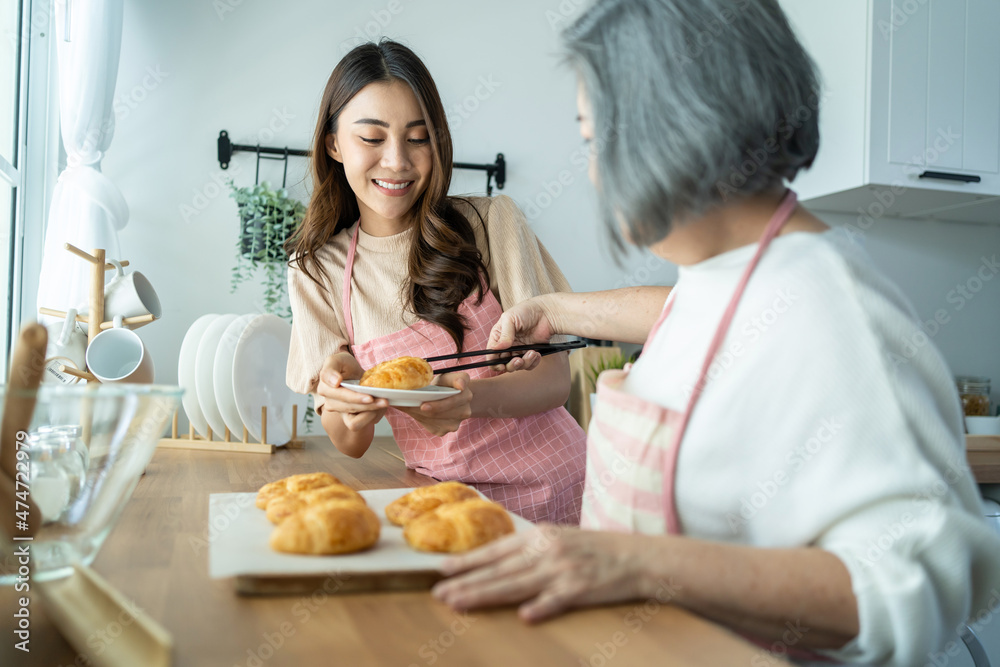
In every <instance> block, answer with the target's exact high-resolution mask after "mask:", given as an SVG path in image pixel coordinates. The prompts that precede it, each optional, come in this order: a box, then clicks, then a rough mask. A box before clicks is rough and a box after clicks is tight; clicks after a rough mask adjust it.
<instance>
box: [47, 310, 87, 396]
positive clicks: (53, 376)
mask: <svg viewBox="0 0 1000 667" xmlns="http://www.w3.org/2000/svg"><path fill="white" fill-rule="evenodd" d="M46 329H47V330H48V334H49V343H48V346H47V347H46V349H45V373H44V374H43V375H42V381H43V382H52V383H55V382H58V383H62V384H76V383H77V382H79V380H80V378H78V377H76V376H75V375H69V374H67V373H63V372H62V371H60V370H59V367H60V366H66V367H68V368H75V369H77V370H83V369H84V368H85V367H86V354H87V336H86V335H85V334H84V333H83V331H81V330H80V327H79V326H77V323H76V310H75V309H73V308H70V309H69V311H68V312H67V313H66V319H65V320H64V321H62V322H56V323H54V324H50V325H48V326H47V327H46Z"/></svg>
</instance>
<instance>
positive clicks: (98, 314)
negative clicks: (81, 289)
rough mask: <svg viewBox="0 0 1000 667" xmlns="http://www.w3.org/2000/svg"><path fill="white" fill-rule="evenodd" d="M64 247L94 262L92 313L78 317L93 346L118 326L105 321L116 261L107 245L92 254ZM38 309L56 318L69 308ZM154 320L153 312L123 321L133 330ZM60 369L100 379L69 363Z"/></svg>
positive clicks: (90, 380)
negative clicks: (108, 257)
mask: <svg viewBox="0 0 1000 667" xmlns="http://www.w3.org/2000/svg"><path fill="white" fill-rule="evenodd" d="M63 247H64V248H65V249H66V250H68V251H69V252H71V253H72V254H74V255H76V256H77V257H79V258H80V259H83V260H86V261H87V262H90V265H91V273H90V301H89V303H90V312H89V313H88V314H87V316H86V317H85V316H83V315H77V316H76V321H77V322H83V323H86V324H87V345H88V346H89V345H90V344H91V343H92V342H94V337H95V336H97V334H99V333H100V332H102V331H104V330H105V329H110V328H111V327H113V326H114V325H115V324H114V322H113V321H112V320H108V321H105V320H104V273H105V272H106V271H114V270H115V268H116V267H115V265H114V264H111V263H109V262H106V261H105V250H104V248H95V249H94V250H91V251H90V252H89V253H88V252H84V251H83V250H80V249H79V248H77V247H76V246H75V245H73V244H71V243H66V244H64V245H63ZM119 264H120V265H121V266H122V267H125V266H128V260H121V261H120V262H119ZM38 312H39V313H41V314H42V315H50V316H52V317H63V318H64V317H66V311H63V310H55V309H54V308H39V309H38ZM153 319H154V317H153V315H152V314H151V313H147V314H145V315H139V316H137V317H126V318H125V319H123V320H122V324H123V325H125V326H128V328H129V329H138V328H139V327H141V326H145V325H147V324H149V323H150V322H152V321H153ZM59 370H60V371H61V372H63V373H65V374H66V375H72V376H73V377H78V378H80V379H82V380H86V381H87V382H100V380H98V379H97V378H96V377H94V376H93V375H92V374H91V373H89V372H87V371H86V370H79V369H76V368H73V367H70V366H65V365H63V366H60V367H59Z"/></svg>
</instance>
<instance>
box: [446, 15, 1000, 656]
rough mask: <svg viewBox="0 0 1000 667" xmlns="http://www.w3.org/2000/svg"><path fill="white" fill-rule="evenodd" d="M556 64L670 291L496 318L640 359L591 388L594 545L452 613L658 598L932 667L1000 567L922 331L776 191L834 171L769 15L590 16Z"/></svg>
mask: <svg viewBox="0 0 1000 667" xmlns="http://www.w3.org/2000/svg"><path fill="white" fill-rule="evenodd" d="M565 41H566V45H567V46H568V50H569V53H570V60H571V62H572V63H573V64H574V65H575V66H576V69H577V71H578V73H579V77H580V95H579V107H580V125H581V128H580V129H581V134H582V135H583V137H584V138H585V139H586V140H588V141H590V140H593V142H594V145H595V147H599V149H598V150H595V152H594V156H593V159H592V163H591V178H592V180H593V181H594V182H595V184H596V185H597V186H598V189H599V192H600V198H601V201H602V205H603V208H604V213H605V218H606V220H607V221H608V224H609V226H610V227H611V228H612V230H616V231H618V232H620V234H621V236H622V237H624V239H625V240H626V241H627V242H629V243H632V244H635V245H639V246H645V247H648V248H649V249H650V250H651V251H652V252H654V253H655V254H657V255H658V256H660V257H662V258H664V259H667V260H670V261H671V262H674V263H676V264H678V265H679V267H680V277H679V280H678V281H677V285H676V286H675V288H674V289H673V291H671V292H670V295H669V298H666V290H665V289H664V288H638V289H627V290H617V291H611V292H598V293H592V294H550V295H545V296H542V297H537V298H534V299H531V300H529V301H526V302H523V303H521V304H519V305H518V306H516V307H514V308H513V309H511V310H509V311H508V312H506V313H505V314H504V315H503V317H502V319H501V320H500V322H499V323H498V324H497V326H496V327H495V329H494V331H493V338H492V341H493V344H494V346H495V347H498V348H502V347H506V346H507V345H509V344H510V343H511V342H515V341H516V342H530V341H538V340H544V339H547V338H548V337H549V336H550V335H552V334H554V333H570V334H582V335H587V336H590V337H600V338H607V339H615V340H621V341H630V342H637V343H641V342H645V347H644V352H643V354H642V356H641V357H640V358H639V361H638V362H637V363H636V364H635V366H634V367H633V368H632V369H631V370H628V371H625V372H607V373H605V374H604V375H602V376H601V378H600V382H599V386H598V401H597V408H596V412H595V416H594V420H593V422H592V423H591V426H590V433H589V440H588V462H587V487H586V490H585V493H584V506H583V521H582V527H583V528H584V529H588V530H576V529H556V528H553V527H542V528H540V529H539V531H537V532H536V533H533V534H529V535H528V536H514V537H511V538H509V539H507V540H505V541H501V542H498V543H496V544H494V545H492V546H488V547H486V548H484V549H482V550H480V551H478V552H476V553H473V554H470V555H468V556H464V557H458V558H456V559H454V560H452V561H450V562H449V563H448V565H447V570H448V571H449V573H451V574H455V575H457V576H454V577H452V578H450V579H448V580H447V581H445V582H442V583H441V584H439V585H438V586H437V587H436V588H435V590H434V594H435V595H436V596H438V597H439V598H440V599H441V600H443V601H445V602H446V603H448V604H449V605H451V606H453V607H455V608H474V607H479V606H484V605H495V604H505V603H515V602H522V603H523V604H522V605H521V608H520V612H521V615H522V617H523V618H525V619H526V620H529V621H536V620H539V619H543V618H546V617H549V616H552V615H554V614H557V613H559V612H561V611H564V610H566V609H568V608H571V607H575V606H581V605H589V604H598V603H606V602H613V601H622V600H627V599H642V598H652V597H656V598H657V599H660V600H661V601H662V600H663V599H670V600H672V601H673V602H674V603H676V604H679V605H682V606H684V607H687V608H689V609H691V610H694V611H696V612H698V613H700V614H703V615H705V616H707V617H710V618H713V619H715V620H717V621H719V622H722V623H725V624H728V625H730V626H731V627H733V628H735V629H736V630H737V631H739V632H741V633H743V634H745V635H747V636H750V637H752V638H755V639H756V640H758V641H760V642H762V643H764V645H766V646H768V647H770V648H772V649H773V650H776V651H778V652H782V653H783V652H785V651H788V652H789V653H793V654H794V653H795V652H796V651H800V652H802V653H803V654H804V655H805V656H811V657H817V654H821V655H822V656H823V657H827V658H833V659H837V660H842V661H850V662H859V661H866V662H879V663H884V664H893V665H916V664H924V662H926V661H927V660H928V655H929V654H930V653H932V652H933V651H936V650H938V649H939V647H940V646H941V644H942V643H943V642H944V641H945V640H946V639H947V638H948V637H949V636H952V635H953V633H954V632H955V629H956V627H958V626H959V625H960V624H961V623H962V622H963V621H965V620H966V619H967V618H970V617H971V616H975V615H977V614H980V613H982V612H984V611H986V610H988V607H987V605H988V604H990V599H991V595H993V592H995V591H997V590H998V589H1000V539H998V538H997V537H996V536H995V535H994V534H993V533H991V532H990V531H989V529H988V527H987V526H986V524H985V523H984V522H983V521H982V519H981V515H980V500H979V497H978V493H977V489H976V487H975V484H974V482H973V480H972V478H971V475H970V474H969V471H968V468H967V466H966V464H965V459H964V448H963V439H962V426H961V412H960V408H959V403H958V399H957V396H956V392H955V390H954V388H953V385H952V381H951V377H950V373H949V371H948V368H947V366H946V365H945V363H944V361H943V359H942V358H941V356H940V354H939V353H938V352H937V350H935V349H934V347H933V345H930V344H928V345H925V346H923V347H921V348H920V349H919V350H917V351H916V352H915V353H914V350H913V348H912V346H910V347H907V342H908V341H909V340H912V337H913V335H914V334H915V333H917V332H918V331H919V329H918V327H919V325H918V321H917V319H916V318H915V316H914V313H913V309H912V307H911V306H910V305H909V304H908V303H907V301H906V299H905V298H904V297H903V296H902V294H901V293H900V292H899V290H898V289H897V288H896V287H895V286H894V285H892V284H891V283H890V282H889V281H887V280H886V279H885V278H884V277H883V276H882V275H881V274H880V273H879V272H878V271H877V270H876V269H875V267H874V266H873V263H872V261H871V260H870V259H869V258H868V256H867V255H866V254H865V253H864V251H863V250H862V249H861V248H859V247H857V246H856V245H855V244H853V243H852V242H851V240H850V239H849V238H848V237H847V236H846V235H845V234H843V233H841V232H838V231H836V230H830V229H828V228H827V226H826V225H824V224H823V223H822V222H821V221H820V220H818V219H817V218H815V217H813V216H812V215H810V213H809V212H808V211H806V210H805V209H803V208H802V207H800V206H798V205H797V204H796V200H795V195H794V193H792V192H791V191H789V190H787V189H786V186H785V183H786V182H790V181H792V180H793V179H794V178H795V176H796V174H797V172H798V171H799V170H800V169H803V168H806V167H808V166H809V164H810V163H811V162H812V160H813V157H814V156H815V154H816V150H817V147H818V143H819V137H818V130H817V104H818V86H817V81H816V76H815V74H814V71H813V67H812V65H811V62H810V60H809V58H808V56H807V55H806V54H805V52H804V51H803V49H802V47H801V45H800V44H799V43H798V42H797V41H796V39H795V36H794V35H793V33H792V31H791V29H790V28H789V25H788V23H787V21H786V19H785V17H784V16H783V14H782V12H781V10H780V9H779V8H778V5H777V3H776V2H775V1H774V0H756V1H755V2H745V1H740V0H598V2H596V3H595V4H594V5H593V6H592V7H591V8H590V9H589V10H587V11H586V13H584V14H583V15H582V16H581V17H580V18H579V19H578V20H577V21H576V22H575V24H574V25H572V26H571V27H570V28H569V29H568V31H567V33H566V34H565ZM664 301H666V302H665V303H664ZM993 599H994V601H995V599H996V596H994V598H993Z"/></svg>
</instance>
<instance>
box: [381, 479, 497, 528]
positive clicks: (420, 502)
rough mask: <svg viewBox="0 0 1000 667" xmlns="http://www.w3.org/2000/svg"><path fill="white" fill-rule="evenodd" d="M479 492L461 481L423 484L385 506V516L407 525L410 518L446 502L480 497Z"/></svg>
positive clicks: (397, 523)
mask: <svg viewBox="0 0 1000 667" xmlns="http://www.w3.org/2000/svg"><path fill="white" fill-rule="evenodd" d="M478 497H479V494H478V493H477V492H476V490H475V489H473V488H472V487H471V486H467V485H465V484H462V483H461V482H441V483H439V484H432V485H431V486H422V487H420V488H418V489H414V490H413V491H411V492H409V493H407V494H406V495H405V496H402V497H400V498H396V500H394V501H392V502H391V503H389V504H388V505H386V507H385V516H386V518H387V519H389V521H391V522H392V523H394V524H396V525H397V526H405V525H406V524H407V523H408V522H409V521H410V520H412V519H414V518H416V517H418V516H420V515H421V514H425V513H426V512H430V511H431V510H433V509H435V508H436V507H439V506H440V505H444V504H446V503H457V502H459V501H461V500H471V499H473V498H478Z"/></svg>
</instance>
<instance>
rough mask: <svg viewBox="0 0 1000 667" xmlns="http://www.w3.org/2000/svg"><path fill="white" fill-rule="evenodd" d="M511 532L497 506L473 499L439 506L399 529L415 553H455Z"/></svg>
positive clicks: (507, 519) (509, 523) (511, 524)
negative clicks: (417, 551)
mask: <svg viewBox="0 0 1000 667" xmlns="http://www.w3.org/2000/svg"><path fill="white" fill-rule="evenodd" d="M513 532H514V522H513V521H512V520H511V518H510V515H509V514H508V513H507V510H505V509H504V508H503V507H501V506H500V505H498V504H496V503H494V502H491V501H489V500H483V499H481V498H477V499H475V500H463V501H462V502H458V503H450V504H447V505H441V506H440V507H438V508H437V509H435V510H432V511H430V512H427V513H426V514H424V515H422V516H418V517H417V518H415V519H413V520H412V521H410V522H409V523H407V524H406V525H405V526H404V527H403V537H404V538H406V542H407V543H408V544H409V545H410V546H411V547H413V548H414V549H417V550H419V551H436V552H443V553H459V552H462V551H468V550H470V549H475V548H476V547H481V546H482V545H484V544H487V543H488V542H492V541H493V540H495V539H497V538H499V537H502V536H504V535H507V534H509V533H513Z"/></svg>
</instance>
